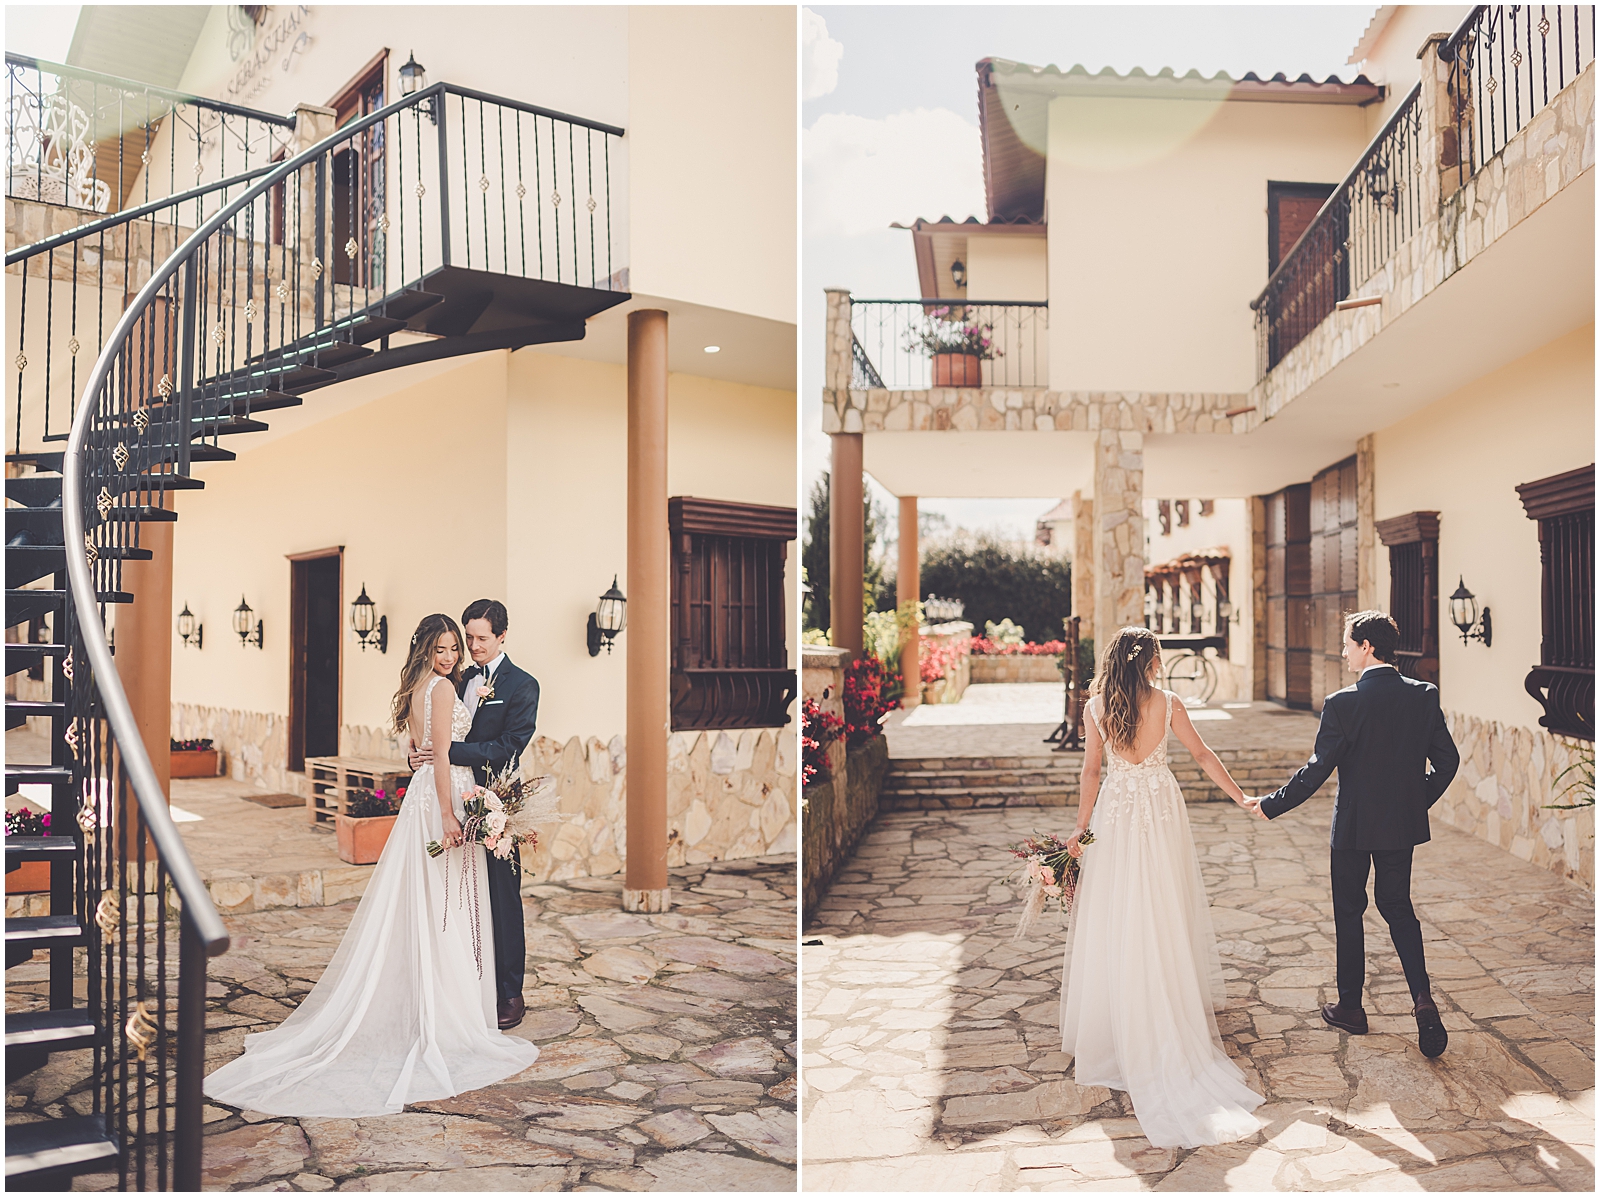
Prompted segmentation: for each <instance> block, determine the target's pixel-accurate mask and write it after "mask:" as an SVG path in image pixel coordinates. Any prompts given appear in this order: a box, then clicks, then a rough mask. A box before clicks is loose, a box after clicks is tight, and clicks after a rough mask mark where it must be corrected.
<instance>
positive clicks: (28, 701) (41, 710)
mask: <svg viewBox="0 0 1600 1197" xmlns="http://www.w3.org/2000/svg"><path fill="white" fill-rule="evenodd" d="M66 709H67V704H66V703H64V702H51V701H50V700H48V699H32V698H8V699H6V710H8V711H21V712H22V713H23V714H25V715H59V714H64V713H65V712H66Z"/></svg>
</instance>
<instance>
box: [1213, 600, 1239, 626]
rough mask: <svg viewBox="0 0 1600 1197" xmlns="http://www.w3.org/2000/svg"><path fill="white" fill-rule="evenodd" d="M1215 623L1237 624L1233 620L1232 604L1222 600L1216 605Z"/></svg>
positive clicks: (1234, 619)
mask: <svg viewBox="0 0 1600 1197" xmlns="http://www.w3.org/2000/svg"><path fill="white" fill-rule="evenodd" d="M1217 622H1218V623H1237V622H1238V620H1237V619H1236V618H1235V616H1234V613H1233V604H1232V603H1230V602H1229V601H1228V600H1227V599H1223V600H1222V601H1221V602H1219V603H1218V604H1217Z"/></svg>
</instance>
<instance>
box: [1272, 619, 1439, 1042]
mask: <svg viewBox="0 0 1600 1197" xmlns="http://www.w3.org/2000/svg"><path fill="white" fill-rule="evenodd" d="M1344 633H1345V636H1344V652H1343V654H1342V655H1343V656H1344V659H1345V667H1346V668H1347V669H1348V670H1349V671H1350V672H1351V673H1355V674H1359V675H1360V678H1359V680H1357V682H1356V684H1355V685H1353V686H1347V687H1346V688H1345V689H1343V690H1340V691H1338V692H1337V693H1335V694H1330V695H1328V696H1327V698H1325V699H1323V704H1322V725H1321V726H1320V727H1319V728H1318V729H1317V743H1316V748H1315V749H1314V750H1313V752H1312V754H1311V759H1310V761H1308V762H1307V763H1306V764H1305V765H1304V766H1303V767H1302V768H1301V769H1300V771H1299V772H1298V773H1296V774H1295V775H1294V776H1293V777H1292V778H1290V780H1289V784H1288V785H1286V786H1284V787H1283V788H1282V789H1281V790H1278V791H1277V792H1276V793H1273V794H1269V795H1267V796H1266V797H1263V798H1251V799H1249V800H1248V801H1247V805H1249V806H1250V807H1251V808H1252V809H1253V810H1254V811H1255V813H1256V814H1258V815H1259V816H1261V817H1262V818H1264V819H1275V818H1277V817H1278V816H1279V815H1281V814H1283V813H1284V812H1285V811H1289V810H1293V809H1294V808H1295V807H1297V806H1299V805H1300V804H1301V803H1302V802H1304V801H1305V800H1306V799H1307V798H1309V797H1311V795H1312V794H1314V793H1316V791H1317V788H1318V787H1319V786H1321V785H1322V783H1323V782H1325V781H1327V780H1328V775H1329V774H1330V773H1332V772H1333V770H1334V769H1335V768H1337V769H1338V770H1339V789H1338V793H1337V795H1336V796H1335V798H1334V804H1333V834H1332V837H1331V838H1332V852H1331V857H1332V875H1333V923H1334V929H1335V933H1336V939H1337V943H1338V946H1337V949H1336V952H1337V960H1338V965H1337V974H1336V975H1337V979H1338V985H1339V1000H1338V1001H1337V1002H1336V1003H1333V1004H1331V1005H1325V1006H1323V1007H1322V1019H1323V1021H1324V1022H1326V1023H1327V1024H1328V1025H1329V1026H1331V1027H1336V1028H1338V1029H1339V1030H1341V1031H1348V1032H1349V1033H1350V1034H1352V1035H1365V1034H1366V1033H1367V1014H1366V1011H1365V1010H1363V1009H1362V1006H1361V989H1362V985H1363V983H1364V981H1365V979H1366V945H1365V942H1364V939H1363V935H1362V927H1361V916H1362V913H1363V912H1364V911H1365V910H1366V908H1367V872H1368V869H1369V868H1370V869H1371V871H1372V873H1373V893H1374V895H1375V896H1376V898H1377V903H1378V913H1379V914H1381V915H1383V917H1384V921H1385V922H1387V923H1388V924H1389V937H1390V938H1391V939H1392V940H1393V941H1394V949H1395V951H1396V952H1397V953H1398V954H1399V956H1400V964H1401V967H1403V968H1404V969H1405V974H1406V984H1407V986H1408V987H1409V988H1410V990H1411V1001H1412V1014H1413V1016H1414V1017H1415V1018H1416V1020H1417V1045H1418V1047H1420V1048H1421V1049H1422V1054H1423V1055H1425V1056H1428V1057H1429V1058H1432V1057H1434V1056H1437V1055H1439V1054H1440V1053H1441V1052H1443V1051H1444V1049H1445V1045H1446V1043H1447V1042H1448V1041H1449V1037H1448V1036H1447V1035H1446V1034H1445V1029H1444V1023H1443V1021H1441V1019H1440V1018H1439V1008H1438V1006H1436V1005H1435V1004H1434V1001H1433V997H1432V994H1431V993H1430V991H1429V987H1428V970H1427V967H1426V965H1425V962H1424V960H1423V955H1422V925H1421V924H1420V923H1419V922H1418V921H1417V916H1416V912H1415V911H1413V910H1412V908H1411V853H1412V850H1413V849H1414V848H1415V847H1416V845H1418V844H1425V843H1427V842H1428V839H1429V835H1428V808H1429V807H1431V806H1432V805H1433V804H1434V803H1435V802H1437V801H1439V798H1440V796H1441V795H1443V794H1444V792H1445V789H1446V788H1447V787H1448V786H1449V785H1450V780H1451V779H1452V778H1453V777H1455V775H1456V768H1457V766H1459V764H1460V763H1461V758H1460V755H1459V754H1458V753H1457V751H1456V746H1455V741H1453V740H1452V739H1451V738H1450V730H1449V728H1447V727H1446V726H1445V722H1444V715H1443V713H1442V712H1441V711H1440V710H1439V688H1438V687H1437V686H1434V685H1432V684H1430V683H1428V682H1419V681H1415V680H1413V679H1412V678H1408V677H1404V676H1402V675H1401V674H1400V671H1399V670H1397V669H1396V668H1395V666H1394V659H1395V650H1396V648H1397V647H1398V646H1399V643H1400V629H1399V627H1398V626H1397V625H1396V624H1395V621H1394V620H1393V619H1392V618H1391V617H1390V616H1389V615H1387V614H1386V613H1384V612H1382V611H1359V612H1357V613H1356V614H1354V615H1346V616H1345V620H1344ZM1429 762H1431V763H1432V765H1433V768H1432V770H1431V771H1430V770H1429V769H1428V764H1429Z"/></svg>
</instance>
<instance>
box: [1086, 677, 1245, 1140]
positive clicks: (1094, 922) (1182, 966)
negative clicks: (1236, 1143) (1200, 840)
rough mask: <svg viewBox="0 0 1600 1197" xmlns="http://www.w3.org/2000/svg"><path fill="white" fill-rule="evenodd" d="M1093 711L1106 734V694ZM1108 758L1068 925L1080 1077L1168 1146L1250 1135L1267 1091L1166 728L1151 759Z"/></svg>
mask: <svg viewBox="0 0 1600 1197" xmlns="http://www.w3.org/2000/svg"><path fill="white" fill-rule="evenodd" d="M1166 699H1167V709H1166V720H1167V727H1168V730H1169V731H1170V729H1171V724H1172V695H1171V694H1170V693H1167V695H1166ZM1090 717H1091V718H1093V719H1094V721H1095V726H1096V727H1097V728H1100V731H1101V736H1102V739H1103V738H1104V728H1103V727H1102V726H1101V722H1100V716H1099V715H1097V714H1096V713H1095V711H1094V704H1091V705H1090ZM1104 758H1105V764H1104V767H1103V772H1102V780H1101V783H1100V793H1099V796H1098V798H1097V799H1096V801H1095V806H1094V814H1093V816H1092V818H1091V820H1090V824H1089V826H1090V830H1092V831H1093V832H1094V843H1093V844H1091V845H1090V846H1088V847H1086V848H1085V849H1084V853H1083V857H1082V868H1083V872H1082V875H1081V878H1080V880H1079V884H1078V892H1077V898H1076V901H1075V904H1074V910H1073V913H1072V918H1071V923H1070V927H1069V930H1068V935H1067V948H1066V961H1065V965H1064V968H1063V972H1062V978H1061V1043H1062V1047H1061V1050H1062V1051H1064V1052H1067V1053H1069V1054H1070V1055H1071V1056H1072V1057H1073V1070H1074V1071H1073V1075H1074V1079H1075V1080H1076V1081H1077V1083H1078V1084H1079V1085H1080V1086H1086V1085H1103V1086H1105V1087H1106V1088H1108V1089H1121V1090H1123V1091H1124V1092H1126V1093H1127V1094H1128V1096H1129V1097H1130V1098H1131V1099H1132V1101H1133V1109H1134V1114H1135V1116H1136V1117H1137V1118H1138V1119H1139V1126H1140V1127H1141V1129H1143V1131H1144V1134H1145V1138H1147V1139H1149V1140H1150V1142H1151V1143H1152V1144H1153V1145H1154V1146H1156V1147H1198V1146H1200V1145H1202V1144H1208V1143H1224V1142H1231V1141H1233V1140H1236V1139H1242V1138H1246V1137H1248V1136H1250V1135H1252V1134H1254V1133H1255V1132H1256V1131H1257V1130H1259V1129H1260V1124H1259V1123H1258V1122H1257V1120H1256V1118H1255V1117H1254V1115H1252V1114H1251V1113H1250V1111H1251V1110H1254V1109H1255V1108H1256V1107H1257V1106H1258V1105H1260V1104H1261V1102H1262V1098H1261V1096H1260V1094H1258V1093H1255V1092H1254V1091H1252V1090H1251V1089H1250V1088H1249V1087H1248V1086H1247V1085H1246V1084H1245V1083H1244V1074H1243V1073H1241V1072H1240V1070H1239V1068H1238V1066H1237V1065H1235V1064H1234V1063H1233V1061H1232V1060H1230V1059H1228V1056H1227V1053H1226V1052H1225V1051H1224V1050H1223V1047H1222V1038H1221V1036H1220V1035H1219V1034H1218V1032H1217V1022H1216V1018H1215V1016H1214V1014H1213V1010H1219V1009H1221V1008H1222V1007H1223V1006H1224V1004H1225V1003H1226V1000H1227V991H1226V988H1225V987H1224V985H1223V980H1222V966H1221V963H1220V961H1219V960H1218V958H1217V945H1216V939H1215V937H1214V935H1213V932H1212V927H1211V908H1210V905H1209V904H1208V902H1207V900H1206V891H1205V885H1204V882H1203V881H1202V880H1201V876H1200V864H1199V860H1198V858H1197V857H1196V854H1195V848H1194V838H1193V836H1192V834H1191V833H1190V830H1189V815H1188V811H1187V810H1186V809H1185V807H1184V802H1183V793H1182V791H1181V790H1179V788H1178V782H1177V779H1176V778H1174V777H1173V775H1172V770H1171V769H1169V768H1168V767H1167V741H1166V738H1165V737H1163V738H1162V740H1161V743H1160V744H1159V745H1158V746H1157V747H1156V748H1155V749H1154V750H1153V751H1152V752H1151V753H1150V754H1149V756H1147V757H1146V758H1145V759H1144V760H1142V761H1140V762H1139V763H1137V764H1134V763H1131V762H1129V761H1127V760H1124V759H1123V758H1122V757H1120V756H1118V755H1117V754H1116V752H1114V751H1113V750H1112V748H1111V746H1110V743H1109V742H1106V744H1105V752H1104Z"/></svg>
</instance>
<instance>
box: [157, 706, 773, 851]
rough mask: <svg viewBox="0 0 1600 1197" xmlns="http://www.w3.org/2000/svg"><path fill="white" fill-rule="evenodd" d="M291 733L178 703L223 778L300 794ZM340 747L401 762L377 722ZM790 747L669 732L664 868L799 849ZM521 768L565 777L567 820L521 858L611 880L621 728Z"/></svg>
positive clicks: (273, 723)
mask: <svg viewBox="0 0 1600 1197" xmlns="http://www.w3.org/2000/svg"><path fill="white" fill-rule="evenodd" d="M286 729H287V720H285V719H284V718H283V717H282V716H278V715H268V714H262V713H260V712H255V711H225V710H219V709H217V708H213V707H196V706H191V705H188V704H183V703H176V704H174V705H173V710H172V734H173V736H175V737H177V738H180V739H199V738H207V739H210V740H212V741H214V742H215V744H216V746H217V747H218V748H219V749H220V750H221V752H222V760H223V772H224V774H225V775H226V776H228V777H231V778H233V779H234V780H236V781H245V782H250V783H251V784H253V785H255V786H258V787H261V788H264V789H267V790H274V791H281V792H287V793H303V792H304V789H303V787H304V784H305V780H304V775H303V774H300V773H291V772H289V771H288V770H287V769H286V768H284V762H285V761H286V760H287V758H288V741H287V730H286ZM341 750H342V751H343V752H344V754H346V755H348V756H356V757H365V758H367V759H375V760H395V761H398V760H400V759H401V756H400V752H399V749H398V747H397V746H396V745H395V742H394V740H393V738H392V737H391V736H389V735H388V734H386V733H384V732H383V731H381V730H379V729H377V728H369V727H352V726H346V727H345V728H344V729H343V730H342V732H341ZM795 753H796V748H795V743H794V730H793V728H792V727H786V728H771V727H767V728H745V729H739V730H728V731H704V732H674V733H672V734H671V735H670V736H669V737H668V739H667V841H668V842H667V864H668V866H669V867H673V868H676V867H678V866H680V865H686V864H687V865H692V864H705V863H709V862H712V861H717V860H733V859H740V858H745V857H752V856H766V855H770V854H772V853H782V852H793V851H795V845H796V837H797V831H796V812H797V809H798V807H797V802H798V794H797V789H798V785H799V777H798V767H797V762H796V757H795ZM522 772H523V776H525V777H537V776H539V775H540V774H545V773H548V774H552V775H554V776H555V777H556V778H557V779H558V785H559V790H558V792H559V794H560V796H561V813H562V818H563V821H562V822H561V823H560V824H558V825H556V826H555V828H554V829H553V830H552V831H550V832H549V833H548V834H547V835H546V838H545V842H544V843H543V844H541V845H540V846H539V848H538V850H537V851H536V853H535V854H534V855H533V856H532V857H531V858H525V861H524V863H525V864H527V866H528V873H529V874H530V876H533V877H534V878H536V879H539V880H544V879H547V878H548V879H551V880H558V881H559V880H566V879H567V878H571V877H604V876H609V875H611V874H612V873H615V872H617V871H618V870H620V869H621V868H622V862H623V858H624V855H625V853H626V850H627V845H626V842H625V839H624V833H623V827H624V819H623V806H624V795H625V792H626V778H627V746H626V743H625V741H624V739H623V737H622V736H620V735H619V736H613V737H612V738H611V740H610V741H609V742H602V741H601V740H599V739H598V738H596V737H593V736H591V737H590V738H589V739H588V740H583V739H581V738H580V737H578V736H573V737H572V738H571V739H569V740H567V741H565V742H562V741H559V740H553V739H551V738H550V737H548V736H535V737H534V739H533V742H532V743H531V744H529V745H528V748H527V750H526V751H525V752H524V753H523V754H522Z"/></svg>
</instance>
